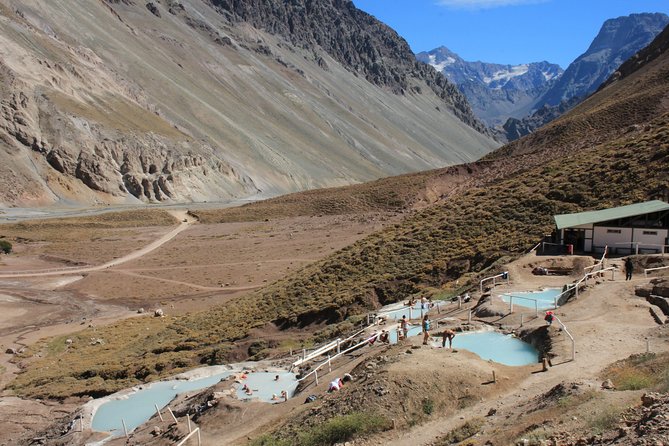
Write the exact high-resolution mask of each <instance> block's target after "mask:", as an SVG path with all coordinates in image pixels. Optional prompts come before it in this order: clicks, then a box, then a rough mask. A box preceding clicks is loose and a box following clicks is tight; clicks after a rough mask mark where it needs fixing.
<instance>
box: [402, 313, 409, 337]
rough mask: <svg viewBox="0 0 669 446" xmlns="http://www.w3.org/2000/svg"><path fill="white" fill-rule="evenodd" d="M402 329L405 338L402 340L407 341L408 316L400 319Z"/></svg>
mask: <svg viewBox="0 0 669 446" xmlns="http://www.w3.org/2000/svg"><path fill="white" fill-rule="evenodd" d="M400 328H401V329H402V336H404V337H403V338H402V339H406V338H407V335H408V334H409V323H408V322H407V317H406V314H405V315H403V316H402V319H400Z"/></svg>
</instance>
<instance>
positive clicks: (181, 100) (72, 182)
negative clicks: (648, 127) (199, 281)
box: [0, 0, 496, 206]
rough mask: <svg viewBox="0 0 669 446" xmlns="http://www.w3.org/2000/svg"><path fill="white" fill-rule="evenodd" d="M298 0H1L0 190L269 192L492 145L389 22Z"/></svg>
mask: <svg viewBox="0 0 669 446" xmlns="http://www.w3.org/2000/svg"><path fill="white" fill-rule="evenodd" d="M298 3H300V2H298ZM296 4H297V3H296ZM300 4H301V3H300ZM309 4H310V5H312V6H317V7H313V8H312V7H310V8H307V9H305V8H304V7H295V8H292V7H291V8H285V10H281V14H280V15H277V16H273V15H271V14H270V15H268V14H266V12H267V11H269V10H272V11H274V13H275V14H279V9H277V8H274V7H271V1H270V0H263V1H258V2H255V3H253V4H251V3H247V2H240V3H238V4H237V3H234V4H232V3H231V4H227V3H226V2H208V1H203V0H188V1H183V2H176V1H173V0H163V1H158V2H149V3H146V4H145V3H144V2H132V1H112V0H96V1H89V0H86V1H84V0H75V1H69V2H44V1H37V0H29V1H23V0H22V1H16V0H2V2H0V56H1V58H2V63H1V64H0V90H1V91H2V98H3V99H2V111H1V113H0V160H1V161H2V163H3V165H5V166H7V167H9V168H10V169H7V170H6V171H5V174H4V175H3V176H2V177H1V178H0V182H1V185H2V187H1V188H0V189H1V190H2V192H0V204H3V205H5V206H8V205H21V206H35V205H48V204H53V203H61V204H67V203H71V202H79V203H88V204H105V203H124V202H125V203H139V202H141V201H144V202H147V201H150V202H156V201H158V202H160V201H166V202H175V201H176V202H189V201H222V200H228V199H231V198H240V197H242V198H244V197H253V198H258V197H269V196H274V195H278V194H283V193H287V192H292V191H299V190H305V189H312V188H318V187H328V186H338V185H346V184H352V183H357V182H361V181H368V180H371V179H375V178H379V177H383V176H388V175H396V174H400V173H404V172H410V171H418V170H425V169H430V168H435V167H441V166H445V165H449V164H456V163H461V162H466V161H471V160H474V159H477V158H479V157H480V156H482V155H484V154H485V153H487V152H489V151H490V150H491V149H493V148H494V147H495V145H496V144H495V143H494V142H493V141H492V140H491V139H490V138H489V137H488V136H485V135H483V134H482V133H480V131H483V127H482V126H481V125H480V123H478V122H477V121H476V119H475V118H473V116H472V115H471V112H470V110H469V107H468V105H467V102H466V100H465V99H464V98H463V97H462V96H461V95H460V93H459V92H458V91H457V89H456V88H455V87H453V86H452V85H451V84H449V83H448V82H447V81H446V80H445V78H443V76H441V75H437V74H435V73H434V72H433V70H432V69H431V68H430V67H429V66H427V65H424V64H420V63H418V62H416V61H415V59H413V55H412V54H411V52H410V51H409V48H408V45H407V44H406V42H404V40H402V39H401V38H400V37H399V36H397V34H396V33H394V32H393V31H392V30H391V29H390V28H388V27H386V26H385V25H383V24H381V23H379V22H378V21H376V20H375V19H373V18H372V17H370V16H368V15H367V14H365V13H363V12H361V11H359V10H357V9H356V8H355V7H353V5H352V3H350V2H331V1H329V0H319V1H318V2H309ZM263 8H269V9H267V10H266V9H263ZM284 19H285V20H289V21H290V23H292V25H291V26H292V28H291V30H292V31H291V32H288V31H287V30H286V29H284V28H285V27H284V26H283V25H282V26H279V25H278V23H285V20H284ZM298 37H299V38H298ZM333 42H335V43H336V44H334V43H333ZM10 170H11V172H10Z"/></svg>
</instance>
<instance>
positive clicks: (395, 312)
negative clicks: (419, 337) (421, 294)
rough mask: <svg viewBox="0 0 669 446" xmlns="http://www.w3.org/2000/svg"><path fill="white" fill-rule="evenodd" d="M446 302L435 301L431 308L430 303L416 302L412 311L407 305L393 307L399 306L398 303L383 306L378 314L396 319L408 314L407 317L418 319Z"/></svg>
mask: <svg viewBox="0 0 669 446" xmlns="http://www.w3.org/2000/svg"><path fill="white" fill-rule="evenodd" d="M445 304H446V302H444V301H436V302H433V306H432V308H430V307H429V305H430V304H429V303H424V304H422V303H421V302H416V303H415V304H414V305H413V306H412V307H411V311H409V308H408V307H407V306H406V305H404V306H401V307H400V308H398V309H394V308H393V307H395V306H397V304H393V305H388V306H386V307H384V308H381V310H379V313H378V316H383V317H386V318H388V319H394V320H398V319H402V316H406V317H407V319H417V318H419V317H422V315H423V314H426V313H430V312H435V311H437V306H439V307H441V306H443V305H445ZM385 308H387V309H385ZM421 310H422V312H421Z"/></svg>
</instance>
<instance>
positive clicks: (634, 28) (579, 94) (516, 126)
mask: <svg viewBox="0 0 669 446" xmlns="http://www.w3.org/2000/svg"><path fill="white" fill-rule="evenodd" d="M668 24H669V16H667V15H666V14H662V13H641V14H631V15H629V16H623V17H617V18H613V19H610V20H607V21H606V22H604V24H603V25H602V27H601V29H600V31H599V32H598V34H597V36H596V37H595V39H594V40H593V41H592V43H591V44H590V46H589V47H588V49H587V50H586V52H584V53H583V54H581V55H580V56H579V57H578V58H576V59H575V60H574V61H573V62H572V63H571V64H570V65H569V66H568V67H567V69H566V70H562V69H561V68H560V67H559V66H557V65H555V64H550V63H548V62H536V63H528V64H522V65H501V64H492V63H485V62H468V61H464V60H463V59H462V58H460V57H459V56H458V55H457V54H456V53H454V52H452V51H450V50H449V49H448V48H446V47H443V46H442V47H439V48H436V49H434V50H432V51H429V52H421V53H418V54H417V55H416V58H417V59H418V60H421V61H423V62H425V63H428V64H430V65H432V66H433V67H434V68H435V69H436V70H437V71H440V72H442V73H444V75H445V76H446V77H448V78H449V80H451V81H453V82H455V83H456V84H457V85H458V88H460V91H462V92H463V93H464V94H465V96H466V97H467V99H468V100H469V102H470V104H471V106H472V109H473V110H474V113H475V114H476V115H477V116H478V117H479V118H480V119H482V120H483V121H484V122H486V123H487V124H488V125H490V126H495V127H497V128H498V129H500V132H501V135H500V138H501V139H506V140H509V141H512V140H514V139H517V138H519V137H521V136H524V135H526V134H528V133H530V132H532V131H533V130H534V129H536V128H538V127H540V126H541V125H544V124H546V123H547V122H550V120H552V119H555V118H556V117H558V116H560V114H562V113H564V112H565V111H566V110H569V109H570V108H571V107H573V106H574V105H575V104H576V103H578V102H579V101H580V100H583V99H584V98H585V97H587V96H588V95H589V94H591V93H592V92H594V91H595V90H596V89H597V88H598V87H599V85H601V84H602V82H604V81H605V80H606V79H607V78H608V77H609V76H610V75H611V74H612V73H613V72H614V71H615V70H616V69H617V68H618V67H619V66H620V64H622V63H623V62H624V61H625V60H627V59H628V58H630V57H631V56H632V55H634V54H635V53H636V52H637V51H639V50H641V49H642V48H644V47H645V46H646V45H648V44H649V43H650V42H651V41H652V40H653V39H654V38H655V36H657V35H658V34H659V33H660V32H661V31H662V30H663V29H664V28H665V27H666V26H667V25H668ZM501 124H503V125H501Z"/></svg>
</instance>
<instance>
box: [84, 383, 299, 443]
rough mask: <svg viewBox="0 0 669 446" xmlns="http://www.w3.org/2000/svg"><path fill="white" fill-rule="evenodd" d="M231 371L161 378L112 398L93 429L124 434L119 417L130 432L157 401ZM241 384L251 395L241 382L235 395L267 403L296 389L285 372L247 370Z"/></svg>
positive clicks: (162, 404) (163, 401)
mask: <svg viewBox="0 0 669 446" xmlns="http://www.w3.org/2000/svg"><path fill="white" fill-rule="evenodd" d="M233 373H235V372H233V371H226V372H222V373H218V374H216V375H213V376H210V377H207V378H200V379H194V380H190V381H186V380H171V381H160V382H156V383H152V384H150V385H147V386H144V387H143V388H141V389H140V390H138V391H136V392H134V393H132V394H129V395H128V396H127V398H123V399H114V400H110V401H108V402H106V403H104V404H102V405H101V406H100V407H99V408H98V409H97V411H96V412H95V416H94V417H93V421H92V426H91V427H92V429H93V430H95V431H99V432H111V433H112V435H114V436H118V435H123V434H124V432H123V424H122V421H121V419H123V420H124V421H125V425H126V427H127V429H128V431H132V430H133V429H135V428H136V427H137V426H139V425H141V424H143V423H144V422H146V421H147V420H148V419H149V418H151V417H152V416H153V415H154V414H155V413H156V408H155V407H154V404H157V405H158V407H160V408H161V409H162V408H163V407H165V406H167V404H169V402H170V401H172V399H174V397H175V396H177V395H178V394H181V393H184V392H189V391H195V390H201V389H204V388H207V387H211V386H213V385H215V384H216V383H218V382H219V381H221V379H223V378H226V377H228V376H230V375H232V374H233ZM236 373H239V372H236ZM277 374H278V375H279V380H278V381H275V380H274V377H275V376H276V375H277ZM242 383H246V384H247V386H249V387H250V388H251V389H253V395H246V394H245V393H244V391H242V390H241V387H242V385H243V384H239V385H237V387H238V390H237V395H238V396H239V398H240V399H251V398H256V399H259V400H261V401H267V402H271V401H272V399H271V398H272V394H273V393H276V394H277V395H279V394H280V393H281V390H285V391H286V392H287V393H288V396H289V397H290V396H292V395H293V393H295V389H296V388H297V380H296V379H295V375H294V374H293V373H288V372H280V373H276V372H254V373H248V374H247V378H246V379H244V380H242ZM164 416H166V414H165V413H163V417H164ZM167 416H169V414H167Z"/></svg>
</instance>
